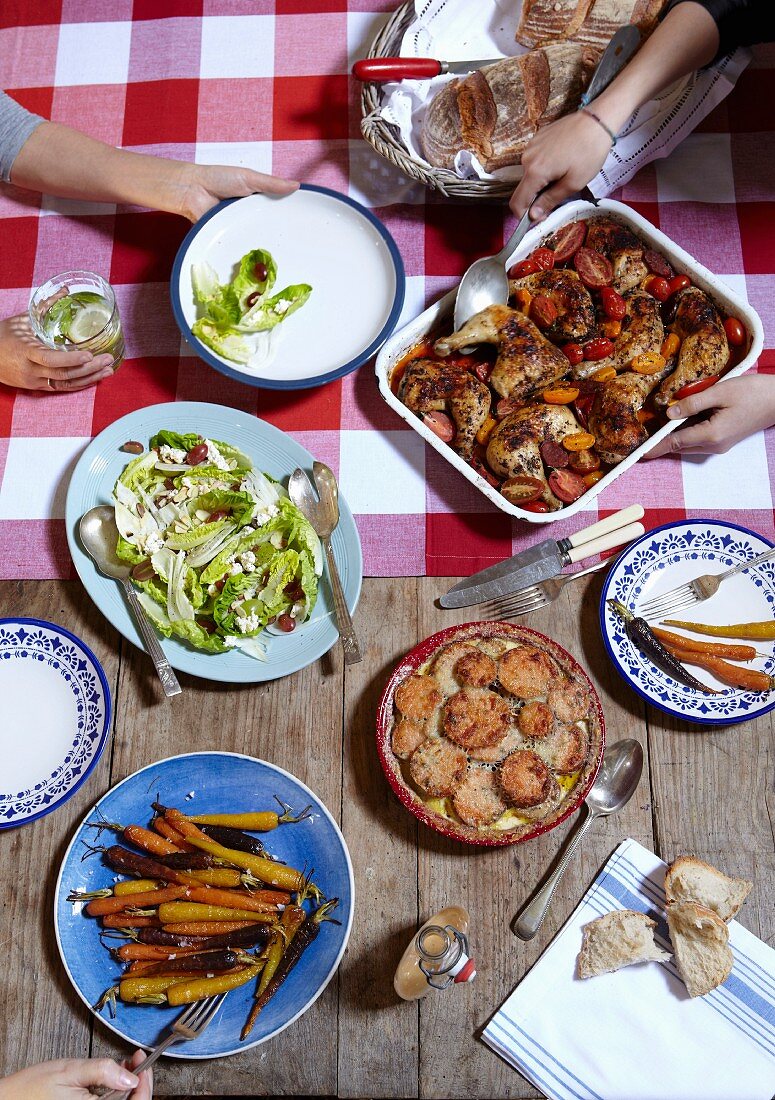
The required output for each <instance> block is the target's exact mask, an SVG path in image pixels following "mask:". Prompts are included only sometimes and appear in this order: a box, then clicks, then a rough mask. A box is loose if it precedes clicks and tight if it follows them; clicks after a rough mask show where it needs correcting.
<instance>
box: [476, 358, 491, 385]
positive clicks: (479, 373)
mask: <svg viewBox="0 0 775 1100" xmlns="http://www.w3.org/2000/svg"><path fill="white" fill-rule="evenodd" d="M494 366H495V364H494V363H486V362H485V363H474V365H473V367H472V368H471V369H472V371H473V372H474V374H475V375H476V377H477V378H478V379H479V381H480V382H488V381H489V378H490V375H491V374H492V368H493V367H494Z"/></svg>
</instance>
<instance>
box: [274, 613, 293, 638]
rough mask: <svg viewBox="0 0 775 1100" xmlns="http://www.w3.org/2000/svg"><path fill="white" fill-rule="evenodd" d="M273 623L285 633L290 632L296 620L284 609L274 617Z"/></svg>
mask: <svg viewBox="0 0 775 1100" xmlns="http://www.w3.org/2000/svg"><path fill="white" fill-rule="evenodd" d="M275 625H276V626H277V627H279V629H280V630H284V631H285V633H286V634H290V632H291V631H292V630H295V629H296V620H295V619H294V618H293V616H291V615H288V614H287V612H285V611H284V612H283V613H282V615H278V616H277V618H276V619H275Z"/></svg>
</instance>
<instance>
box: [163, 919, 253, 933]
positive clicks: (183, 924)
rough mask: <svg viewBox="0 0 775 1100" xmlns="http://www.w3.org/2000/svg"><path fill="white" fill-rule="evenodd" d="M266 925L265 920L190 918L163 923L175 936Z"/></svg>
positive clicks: (238, 930) (221, 931)
mask: <svg viewBox="0 0 775 1100" xmlns="http://www.w3.org/2000/svg"><path fill="white" fill-rule="evenodd" d="M265 927H266V924H265V923H264V922H262V921H256V920H235V921H228V920H189V921H180V922H179V923H177V924H165V925H163V928H164V931H165V932H170V933H172V935H173V936H225V935H227V934H228V933H229V932H240V931H241V930H242V929H243V928H265Z"/></svg>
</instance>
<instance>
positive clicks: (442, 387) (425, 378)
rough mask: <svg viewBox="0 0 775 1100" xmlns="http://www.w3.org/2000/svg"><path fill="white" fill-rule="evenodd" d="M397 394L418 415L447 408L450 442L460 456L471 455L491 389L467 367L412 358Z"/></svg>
mask: <svg viewBox="0 0 775 1100" xmlns="http://www.w3.org/2000/svg"><path fill="white" fill-rule="evenodd" d="M399 397H400V398H401V400H402V401H403V402H404V404H405V405H406V407H407V408H408V409H411V410H412V412H413V413H417V414H418V415H420V416H422V414H423V413H428V412H441V411H447V412H449V415H450V416H451V417H452V420H453V421H454V422H455V428H456V434H455V438H454V439H453V440H452V444H451V445H452V446H453V447H454V448H455V450H456V451H457V452H458V454H460V455H462V456H463V458H470V457H471V453H472V451H473V449H474V442H475V439H476V433H477V432H478V431H479V428H480V427H481V426H482V424H483V423H484V421H485V420H486V419H487V417H488V415H489V412H490V391H489V390H488V389H487V387H486V386H485V384H484V383H483V382H480V381H479V380H478V379H477V378H475V377H474V376H473V374H471V372H470V371H467V370H460V369H459V368H458V367H446V366H443V365H442V364H440V363H435V362H434V361H433V360H432V359H415V360H414V362H413V363H410V364H409V366H408V367H407V368H406V373H405V374H404V377H403V378H402V379H401V387H400V390H399Z"/></svg>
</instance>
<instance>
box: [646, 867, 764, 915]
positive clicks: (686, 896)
mask: <svg viewBox="0 0 775 1100" xmlns="http://www.w3.org/2000/svg"><path fill="white" fill-rule="evenodd" d="M752 886H753V883H751V882H748V880H747V879H744V878H730V877H729V875H725V874H724V873H723V872H722V871H718V870H716V868H715V867H711V865H710V864H709V863H704V862H703V860H701V859H696V858H695V857H694V856H679V857H678V859H676V860H674V861H673V862H672V863H671V864H670V866H669V867H668V869H667V871H666V872H665V897H666V898H667V903H668V905H671V904H673V903H674V902H678V901H693V902H696V903H697V904H698V905H703V906H704V907H705V908H706V909H712V910H713V912H714V913H717V914H718V916H720V917H721V919H722V920H723V921H729V920H731V919H732V917H734V916H735V914H736V913H738V912H739V911H740V907H741V906H742V904H743V902H744V901H745V899H746V898H747V897H748V894H749V893H750V891H751V888H752Z"/></svg>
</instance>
